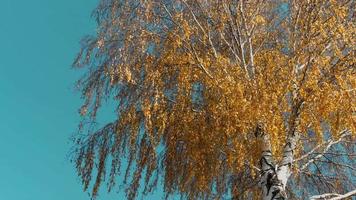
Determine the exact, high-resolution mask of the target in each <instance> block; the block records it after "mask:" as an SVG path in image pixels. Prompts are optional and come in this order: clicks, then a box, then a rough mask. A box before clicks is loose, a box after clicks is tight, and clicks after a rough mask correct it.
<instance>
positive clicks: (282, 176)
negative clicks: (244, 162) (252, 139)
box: [256, 128, 299, 200]
mask: <svg viewBox="0 0 356 200" xmlns="http://www.w3.org/2000/svg"><path fill="white" fill-rule="evenodd" d="M256 136H258V137H259V138H260V139H261V145H262V155H261V160H260V167H261V177H260V178H261V179H260V182H259V186H260V188H261V190H262V200H285V199H287V194H286V185H287V181H288V179H289V177H290V175H291V166H292V162H293V150H294V148H295V146H296V143H297V141H298V139H299V135H298V134H293V135H291V136H290V137H289V138H288V139H287V141H286V145H285V147H284V151H283V159H282V161H281V163H280V164H279V165H278V164H275V161H274V159H273V155H272V151H271V143H270V138H269V136H268V134H265V133H263V132H262V129H259V128H257V130H256Z"/></svg>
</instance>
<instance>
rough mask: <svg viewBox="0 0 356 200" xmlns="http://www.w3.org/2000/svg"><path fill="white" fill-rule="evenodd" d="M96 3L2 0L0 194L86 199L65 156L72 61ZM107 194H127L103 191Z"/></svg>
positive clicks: (71, 118)
mask: <svg viewBox="0 0 356 200" xmlns="http://www.w3.org/2000/svg"><path fill="white" fill-rule="evenodd" d="M96 4H97V0H60V1H58V0H31V1H30V0H0V25H1V26H0V41H1V47H0V136H1V137H0V199H3V200H89V199H90V198H89V196H88V195H87V193H85V192H83V190H82V186H81V184H80V181H79V179H78V178H77V177H76V174H75V170H74V167H73V165H72V164H71V163H69V160H68V157H67V155H68V152H69V149H70V147H71V143H70V140H69V138H70V136H71V135H72V134H73V133H75V131H76V129H77V124H78V122H79V119H80V118H79V115H78V112H77V110H78V108H79V107H80V104H81V100H80V98H79V95H78V93H75V91H74V82H75V80H76V79H77V78H78V77H79V75H80V73H81V71H80V70H73V69H71V63H72V61H73V59H74V57H75V55H76V53H77V52H78V51H79V41H80V38H81V37H82V36H84V35H86V34H89V33H93V32H94V31H95V24H94V23H93V21H94V20H92V19H91V18H90V14H91V11H92V10H93V9H94V8H95V6H96ZM109 114H110V113H109ZM111 199H116V200H121V199H125V198H124V195H123V193H122V192H121V193H119V194H115V193H114V194H111V195H106V194H105V191H103V190H101V193H100V196H99V198H98V200H111ZM145 199H146V198H145ZM147 199H151V198H147Z"/></svg>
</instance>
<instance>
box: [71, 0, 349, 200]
mask: <svg viewBox="0 0 356 200" xmlns="http://www.w3.org/2000/svg"><path fill="white" fill-rule="evenodd" d="M354 8H355V2H354V1H353V0H329V1H322V0H308V1H307V0H306V1H297V0H288V1H287V0H285V1H283V0H272V1H263V0H249V1H247V0H229V1H228V0H101V1H100V2H99V5H98V7H97V9H96V10H95V11H94V13H93V15H94V17H95V19H96V21H97V34H96V35H95V36H87V37H85V38H84V39H83V40H82V49H81V51H80V53H79V55H78V57H77V59H76V60H75V62H74V66H76V67H79V68H85V69H86V72H87V73H86V75H84V76H83V78H82V79H80V80H79V81H78V86H79V89H80V91H81V93H82V96H83V99H84V104H83V106H82V107H81V109H80V113H81V115H82V116H83V121H82V123H81V125H80V127H81V131H85V130H88V131H87V132H85V133H86V134H80V135H78V136H77V137H76V144H75V153H74V156H73V161H74V162H75V163H76V168H77V172H78V175H79V177H80V178H81V180H82V182H83V184H84V188H85V189H88V187H89V186H90V184H91V183H92V182H93V189H92V195H93V197H95V196H96V195H97V193H98V189H99V188H100V186H101V185H102V182H103V181H104V180H105V181H106V182H107V184H108V187H109V190H110V189H111V188H112V187H114V185H115V183H116V180H117V179H116V178H117V177H118V176H119V175H120V172H121V171H122V170H120V169H121V168H120V166H121V165H122V164H121V163H122V162H123V161H124V160H125V161H127V162H128V165H127V166H126V165H123V166H125V168H126V169H124V171H125V174H124V176H123V177H124V182H123V183H124V185H126V186H127V190H126V192H127V197H128V199H134V198H136V197H137V194H138V191H139V189H140V187H144V191H143V192H144V193H147V192H150V191H152V189H154V188H155V187H156V186H157V184H159V179H162V181H163V187H164V191H165V193H166V195H167V197H169V195H172V194H174V193H176V192H178V193H179V194H181V195H182V196H183V197H185V198H187V199H200V198H201V199H223V198H227V197H233V198H236V199H239V198H240V199H248V198H254V199H256V198H257V196H259V195H261V191H260V190H259V189H258V188H257V187H255V186H256V184H257V183H256V180H258V177H261V173H260V171H261V170H263V168H264V167H263V164H261V163H260V162H261V151H262V153H263V150H264V148H265V147H266V144H263V143H266V142H267V143H269V144H267V145H269V146H270V150H271V153H272V154H273V156H274V157H275V160H277V161H281V160H283V159H284V157H286V155H287V154H286V143H288V141H289V138H293V137H294V136H295V135H298V139H299V138H300V139H299V140H298V141H296V144H295V148H294V147H293V150H292V151H293V154H294V158H293V160H291V161H289V162H288V164H293V165H292V168H291V170H292V172H293V174H294V175H293V180H291V181H290V182H289V183H290V184H291V185H294V186H296V187H297V186H299V187H301V186H303V185H304V186H305V185H309V186H310V187H312V188H314V189H313V191H307V192H297V191H293V189H290V191H289V196H290V198H291V199H292V198H293V197H294V198H296V199H304V198H307V197H308V196H309V195H312V194H310V193H309V192H316V194H319V192H320V193H323V192H330V191H332V192H340V193H346V191H347V190H351V189H353V188H355V180H354V179H352V176H354V177H355V162H353V161H352V159H354V157H352V155H353V156H354V154H353V153H352V152H355V148H354V147H355V146H354V144H355V143H354V139H355V133H356V130H355V108H356V106H355V105H356V102H355V99H356V98H355V86H356V77H355V72H356V70H355V35H356V34H355V30H356V29H355V21H354V20H355V16H354V15H355V13H354ZM108 98H111V99H114V101H115V104H116V105H115V106H117V108H116V112H117V119H116V120H115V121H113V122H111V123H108V124H106V125H105V126H103V127H101V128H99V129H97V130H92V129H88V127H89V126H88V125H87V124H91V123H92V122H95V120H96V116H97V111H98V109H99V108H100V107H101V105H102V104H103V102H104V101H105V99H108ZM257 130H260V131H261V132H263V134H265V135H264V137H263V138H262V139H263V140H258V139H256V136H258V134H259V133H257V132H258V131H257ZM265 136H268V137H265ZM266 140H267V141H266ZM293 141H294V140H293ZM334 144H335V145H336V144H340V145H339V146H338V148H333V147H332V145H334ZM341 144H342V145H341ZM328 145H329V146H328ZM324 150H325V152H324ZM329 150H332V152H333V153H334V155H329V156H331V157H327V156H325V155H326V153H328V152H330V151H329ZM316 153H317V154H316ZM315 155H321V156H320V157H322V158H324V157H323V156H325V157H326V158H330V160H331V161H330V162H329V161H325V162H321V160H322V158H320V157H316V156H315ZM125 156H126V157H125ZM313 159H314V160H313ZM345 159H346V160H348V161H345ZM350 160H351V161H350ZM317 161H320V162H319V163H317ZM350 162H351V164H350ZM267 163H268V162H267ZM282 163H283V162H282ZM340 163H343V164H340ZM312 164H314V166H313V167H310V166H311V165H312ZM340 165H348V166H349V168H348V167H346V168H347V169H345V170H344V172H341V170H340V174H338V176H335V174H334V171H333V170H335V169H336V170H338V169H340V168H342V169H343V168H345V166H340ZM319 170H320V171H319ZM348 173H351V175H352V176H351V177H350V176H349V175H350V174H348ZM93 176H94V177H93ZM105 177H106V179H104V178H105ZM335 177H336V178H335ZM318 178H319V180H325V182H324V183H321V184H320V185H315V179H318ZM329 183H330V184H329ZM140 184H141V186H140Z"/></svg>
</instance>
